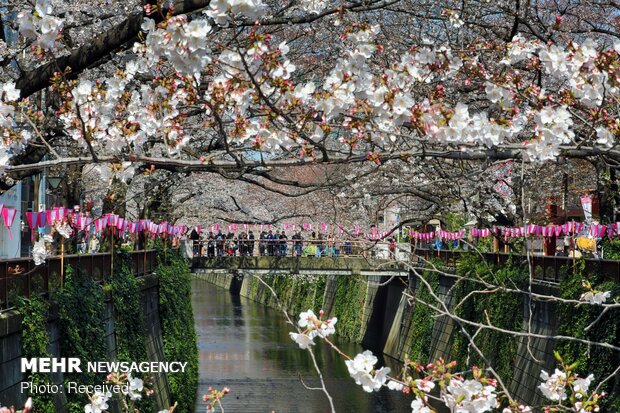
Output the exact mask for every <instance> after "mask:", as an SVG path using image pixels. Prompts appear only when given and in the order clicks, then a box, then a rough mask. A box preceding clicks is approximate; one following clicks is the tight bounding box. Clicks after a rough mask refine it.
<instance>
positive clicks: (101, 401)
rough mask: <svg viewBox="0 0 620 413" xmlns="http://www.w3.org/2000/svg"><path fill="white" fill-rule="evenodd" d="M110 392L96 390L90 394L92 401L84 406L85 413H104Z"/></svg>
mask: <svg viewBox="0 0 620 413" xmlns="http://www.w3.org/2000/svg"><path fill="white" fill-rule="evenodd" d="M110 397H112V395H111V394H110V393H102V392H99V391H97V392H95V394H93V395H92V396H90V403H89V404H87V405H86V406H84V413H103V412H104V411H105V410H107V408H108V399H109V398H110Z"/></svg>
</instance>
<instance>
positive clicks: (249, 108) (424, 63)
mask: <svg viewBox="0 0 620 413" xmlns="http://www.w3.org/2000/svg"><path fill="white" fill-rule="evenodd" d="M326 7H328V2H327V1H314V0H305V1H302V2H296V4H295V8H297V9H301V10H303V11H304V12H307V13H320V12H321V11H322V10H323V9H324V8H326ZM52 13H53V9H52V7H51V2H50V1H49V0H37V1H36V2H35V8H34V11H32V12H26V11H24V12H22V13H20V15H19V24H20V33H21V34H22V35H23V36H25V37H27V38H30V39H33V40H36V42H37V44H38V45H39V46H40V47H41V48H42V49H45V50H50V49H53V48H54V47H55V46H56V44H55V42H56V38H57V37H58V34H59V33H60V31H61V29H62V21H61V20H60V19H59V18H58V17H56V16H54V15H53V14H52ZM267 13H268V6H267V5H266V4H265V3H264V2H263V1H262V0H217V1H211V2H210V3H209V6H208V7H207V8H206V10H205V12H204V16H202V17H197V18H192V19H190V18H189V17H188V16H184V15H178V16H173V15H172V14H171V13H169V14H168V15H165V16H162V18H163V21H161V22H160V23H158V24H156V23H155V20H152V19H149V18H146V19H144V22H143V24H142V30H143V33H144V34H145V36H141V37H142V39H143V40H142V41H141V42H138V43H136V44H135V46H134V49H133V51H134V53H135V59H133V60H131V61H129V62H128V63H126V65H125V67H124V68H123V69H119V70H118V71H117V72H116V73H114V74H113V75H112V76H109V77H108V78H103V79H100V80H99V81H97V82H92V81H90V80H87V79H84V78H83V79H79V80H76V81H73V80H67V79H66V76H65V75H66V74H65V73H57V74H55V75H54V78H53V79H52V84H53V88H54V91H56V92H57V93H58V96H61V97H62V99H61V103H62V104H61V105H60V108H59V109H58V111H57V113H56V114H57V116H58V119H59V120H60V121H61V123H62V125H63V126H64V129H65V130H66V131H67V134H68V135H69V136H71V137H72V138H73V139H74V140H75V141H76V142H77V143H78V144H80V145H81V146H82V147H83V148H84V150H89V151H91V152H97V153H103V154H112V155H122V156H124V157H131V156H133V155H139V154H142V153H143V152H144V150H145V149H144V148H145V146H146V145H145V144H146V142H158V143H160V144H164V147H165V148H166V150H167V151H168V155H169V156H178V154H180V152H181V151H182V149H183V148H184V147H185V146H186V145H188V144H189V143H190V142H191V141H192V137H191V134H190V133H189V132H188V131H187V130H186V129H187V125H186V120H187V118H188V116H189V115H188V111H190V108H191V111H192V112H193V113H194V114H193V115H192V116H199V117H200V118H201V119H203V123H202V125H203V126H204V127H205V128H204V129H205V130H208V131H209V132H208V133H213V134H218V135H221V136H226V138H227V140H228V145H229V148H231V149H233V150H236V149H239V148H241V149H248V148H251V149H259V150H265V151H270V152H273V153H279V152H282V151H285V152H286V153H287V154H295V153H297V154H299V155H298V156H300V157H302V158H306V157H314V156H315V154H314V150H315V148H316V146H317V142H328V143H329V145H330V146H329V147H330V148H332V149H333V150H335V151H338V152H339V153H347V152H351V151H352V150H353V151H355V152H356V153H361V154H364V155H367V159H369V160H373V161H375V162H380V154H381V151H386V150H387V151H391V150H400V149H401V148H408V150H416V149H419V148H420V147H421V145H429V144H430V145H435V146H437V147H441V148H444V149H445V148H449V149H458V150H463V151H467V150H473V149H476V148H477V149H486V148H497V147H502V146H504V145H508V146H510V147H511V148H517V149H520V150H522V151H523V153H524V154H525V156H526V158H527V159H529V160H530V161H547V160H552V159H556V158H557V156H558V155H560V153H561V151H562V150H564V149H566V148H567V147H569V146H571V145H577V144H580V145H581V144H582V142H586V143H588V144H591V145H592V146H597V147H600V148H602V149H605V150H606V149H609V148H611V147H613V146H614V145H615V143H616V140H617V137H618V136H619V135H620V123H618V122H617V118H616V117H615V116H614V111H613V107H612V106H610V105H611V104H613V103H614V102H615V101H617V99H618V92H619V87H620V85H619V81H620V80H619V79H620V76H619V71H620V64H619V60H620V55H619V51H620V44H618V45H616V46H614V47H612V48H608V49H601V48H600V47H599V46H597V45H596V44H594V43H593V42H592V41H587V40H586V41H584V42H582V43H581V44H578V43H569V44H567V45H566V47H564V46H562V45H560V44H551V43H549V44H546V43H542V42H540V41H538V40H528V39H526V38H524V37H523V36H516V37H515V38H513V40H512V41H511V42H510V43H508V44H507V45H499V44H497V45H490V46H489V45H484V46H482V45H470V46H471V47H467V48H465V49H463V50H452V49H450V48H448V47H446V46H441V45H432V44H429V43H428V42H422V43H421V44H419V45H417V46H415V47H412V48H411V49H409V50H408V51H406V52H404V53H399V57H398V59H396V60H395V61H394V60H393V59H391V56H390V55H388V54H386V53H387V52H386V50H385V48H384V46H383V45H382V44H380V43H379V41H378V40H377V39H378V38H379V34H380V27H379V26H378V25H371V24H367V23H354V24H351V25H349V26H348V27H343V28H342V33H341V35H340V39H339V41H337V42H335V44H334V48H335V49H336V50H338V51H339V52H340V58H339V59H333V61H334V63H333V66H332V67H331V70H329V72H328V73H327V75H326V76H324V77H323V78H319V79H315V81H313V82H308V81H307V79H304V78H303V77H302V76H299V79H297V78H296V76H294V75H295V74H296V72H297V65H298V64H297V63H296V62H294V61H293V59H292V58H290V57H289V45H288V44H287V43H286V41H281V40H278V41H275V40H274V38H273V36H272V35H271V34H269V33H265V32H264V31H263V30H262V29H261V26H260V24H259V23H257V24H256V25H255V26H254V27H252V28H251V29H248V30H247V31H244V32H243V39H240V40H242V41H240V42H238V43H226V42H224V43H219V42H217V41H216V39H217V36H218V33H220V32H221V30H228V29H222V28H224V27H228V26H232V25H234V24H235V23H237V22H239V21H240V20H241V21H242V23H243V24H244V25H247V24H248V22H252V21H255V20H260V19H262V18H264V17H265V16H266V14H267ZM445 14H446V15H447V16H448V19H449V20H450V22H451V23H452V24H453V25H454V26H460V25H462V24H463V21H462V20H461V17H460V15H459V12H458V11H457V10H446V11H445ZM239 19H240V20H239ZM489 47H490V48H491V50H490V51H489ZM491 53H495V54H497V53H503V54H504V58H503V59H502V60H501V61H499V62H498V61H492V62H489V60H493V59H487V57H488V56H487V54H491ZM494 57H495V58H496V57H497V56H494ZM382 61H391V62H392V63H390V64H388V65H385V64H382V63H380V62H382ZM537 71H538V72H540V73H542V74H544V81H543V82H534V81H533V75H532V73H535V72H537ZM138 74H140V75H144V77H145V78H147V79H149V81H148V82H143V81H142V79H141V76H137V75H138ZM205 81H206V82H207V84H206V85H201V83H204V82H205ZM537 83H540V84H537ZM463 87H465V88H470V89H472V90H474V92H471V93H473V94H477V96H476V99H473V101H475V102H481V103H475V104H474V103H466V101H465V99H454V100H453V99H450V96H451V95H452V92H453V91H455V90H458V89H459V88H463ZM448 89H450V90H448ZM3 91H4V93H3V97H2V102H1V103H0V127H3V128H4V130H3V132H4V136H5V138H4V142H3V145H2V146H0V166H3V165H7V164H8V162H9V160H10V158H11V157H12V156H14V155H15V154H16V153H17V152H19V151H20V150H21V149H22V148H23V145H24V144H25V143H27V141H28V140H29V139H30V136H29V132H27V131H26V130H27V128H21V129H22V130H23V131H22V130H20V128H14V127H12V126H13V125H14V121H13V120H14V119H13V118H14V116H13V115H14V111H15V107H16V105H17V103H16V100H18V99H19V93H18V92H17V91H16V90H15V89H14V86H12V85H11V84H7V85H4V86H3ZM468 93H469V92H468ZM29 117H30V118H31V120H33V121H34V122H35V123H40V121H39V120H38V116H35V114H30V115H29Z"/></svg>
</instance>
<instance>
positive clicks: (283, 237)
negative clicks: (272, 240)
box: [279, 230, 288, 257]
mask: <svg viewBox="0 0 620 413" xmlns="http://www.w3.org/2000/svg"><path fill="white" fill-rule="evenodd" d="M287 240H288V237H287V236H286V233H285V232H284V230H282V232H281V233H280V254H279V255H280V256H281V257H286V254H287V245H286V242H287Z"/></svg>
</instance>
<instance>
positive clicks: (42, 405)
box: [18, 296, 56, 413]
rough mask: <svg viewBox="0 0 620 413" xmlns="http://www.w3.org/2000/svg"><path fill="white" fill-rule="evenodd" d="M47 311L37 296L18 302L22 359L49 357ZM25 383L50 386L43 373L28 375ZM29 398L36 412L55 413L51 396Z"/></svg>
mask: <svg viewBox="0 0 620 413" xmlns="http://www.w3.org/2000/svg"><path fill="white" fill-rule="evenodd" d="M49 309H50V306H49V303H48V302H47V301H45V300H44V299H43V298H41V297H38V296H32V297H30V299H29V300H26V299H21V300H18V311H19V313H20V314H21V316H22V357H25V358H33V357H50V354H49V350H48V348H49V345H50V339H49V335H48V333H47V328H46V327H47V315H48V313H49ZM25 381H28V382H32V383H34V384H35V385H36V386H39V385H47V384H52V380H51V377H50V375H49V374H43V373H30V374H29V375H28V376H27V377H26V378H25ZM29 396H32V397H36V399H37V404H36V406H37V412H40V413H54V412H56V407H55V406H54V399H53V397H52V395H50V394H47V393H45V394H38V395H33V394H30V395H29Z"/></svg>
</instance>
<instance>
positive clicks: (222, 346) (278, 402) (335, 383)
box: [192, 280, 411, 413]
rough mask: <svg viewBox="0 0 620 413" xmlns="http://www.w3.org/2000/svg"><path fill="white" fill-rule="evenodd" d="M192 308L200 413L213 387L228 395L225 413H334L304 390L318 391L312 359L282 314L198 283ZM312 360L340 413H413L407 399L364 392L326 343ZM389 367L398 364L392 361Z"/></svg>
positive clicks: (354, 348)
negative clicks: (408, 412) (194, 321)
mask: <svg viewBox="0 0 620 413" xmlns="http://www.w3.org/2000/svg"><path fill="white" fill-rule="evenodd" d="M192 304H193V307H194V317H195V320H196V332H197V334H198V347H199V357H200V382H199V389H198V398H197V412H204V411H205V404H204V402H203V401H202V395H203V394H205V393H207V391H208V390H207V389H208V387H209V386H213V387H215V388H222V387H224V386H227V387H229V388H230V390H231V391H230V394H229V395H227V396H226V397H225V399H224V403H223V404H224V408H225V410H226V412H232V413H237V412H242V413H246V412H247V413H251V412H261V413H262V412H265V413H269V412H272V411H275V412H276V413H296V412H299V413H324V412H328V411H329V404H328V403H327V400H326V398H325V396H324V395H323V393H321V392H317V391H312V390H308V389H306V388H305V387H304V384H303V383H305V384H306V385H307V386H309V387H316V386H318V384H319V382H318V379H317V375H316V372H315V371H314V369H313V367H312V361H311V359H310V357H309V356H308V354H307V352H305V351H302V350H300V349H299V348H298V347H297V345H296V344H295V343H294V342H293V341H292V340H291V339H290V337H289V335H288V333H289V332H290V331H292V328H291V326H290V325H288V324H287V322H286V319H285V318H284V316H283V315H282V314H281V313H280V312H278V311H276V310H273V309H270V308H267V307H266V306H264V305H262V304H258V303H256V302H253V301H251V300H248V299H246V298H243V297H239V296H234V295H231V294H230V293H229V292H228V291H227V290H224V289H222V288H218V287H215V286H214V285H212V284H209V283H207V282H204V281H197V280H195V281H194V285H193V297H192ZM339 346H340V347H341V348H342V350H343V351H345V352H346V353H347V354H351V355H353V354H356V353H358V352H360V351H362V348H361V347H360V346H358V345H355V344H353V343H346V342H345V343H339ZM315 354H316V358H317V362H318V364H319V366H320V368H321V371H322V373H323V376H324V377H325V382H326V385H327V387H328V390H329V391H330V394H331V395H332V397H333V398H334V403H335V405H336V410H337V411H338V412H339V413H341V412H355V413H388V412H407V411H410V410H411V407H410V403H411V399H409V398H407V397H406V396H404V395H403V394H400V393H397V392H393V391H388V390H386V389H383V390H381V391H380V392H375V393H366V392H364V391H363V390H362V388H361V387H360V386H358V385H356V384H355V382H354V381H353V380H352V379H351V378H350V377H349V374H348V372H347V368H346V365H345V364H344V360H343V359H342V358H341V357H340V356H338V355H337V354H336V353H335V352H334V351H333V350H331V349H330V348H328V347H327V346H326V345H325V344H324V343H320V342H318V343H317V345H316V346H315ZM385 362H386V363H388V366H389V365H390V364H391V363H393V361H392V360H391V359H389V358H388V360H385ZM382 363H383V360H381V361H380V363H379V364H381V365H383V364H382ZM302 380H303V383H302Z"/></svg>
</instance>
